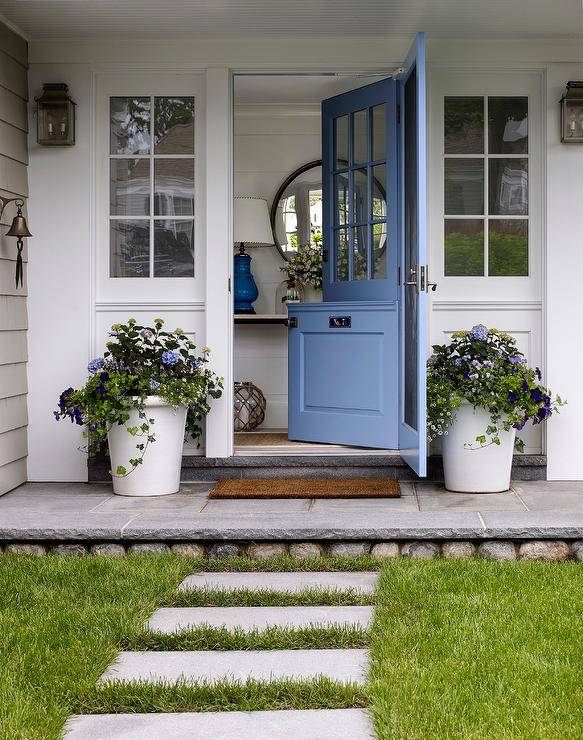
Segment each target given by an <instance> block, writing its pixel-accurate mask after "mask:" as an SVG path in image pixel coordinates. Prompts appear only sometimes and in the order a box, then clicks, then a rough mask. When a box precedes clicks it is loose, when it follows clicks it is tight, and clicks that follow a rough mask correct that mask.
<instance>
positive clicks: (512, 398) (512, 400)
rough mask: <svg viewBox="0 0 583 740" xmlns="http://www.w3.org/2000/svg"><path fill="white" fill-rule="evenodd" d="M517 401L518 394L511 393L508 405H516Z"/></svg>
mask: <svg viewBox="0 0 583 740" xmlns="http://www.w3.org/2000/svg"><path fill="white" fill-rule="evenodd" d="M517 400H518V396H517V395H516V393H514V391H510V393H509V394H508V403H512V404H515V403H516V401H517Z"/></svg>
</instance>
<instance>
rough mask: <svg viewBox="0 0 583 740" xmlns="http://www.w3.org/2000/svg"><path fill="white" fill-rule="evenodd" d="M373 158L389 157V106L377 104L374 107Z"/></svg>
mask: <svg viewBox="0 0 583 740" xmlns="http://www.w3.org/2000/svg"><path fill="white" fill-rule="evenodd" d="M372 158H373V159H374V160H378V159H386V158H387V106H386V104H385V103H383V104H382V105H375V106H374V108H372Z"/></svg>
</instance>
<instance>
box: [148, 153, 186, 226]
mask: <svg viewBox="0 0 583 740" xmlns="http://www.w3.org/2000/svg"><path fill="white" fill-rule="evenodd" d="M154 213H155V215H156V216H192V215H193V214H194V159H190V158H189V159H186V158H185V159H156V160H155V161H154Z"/></svg>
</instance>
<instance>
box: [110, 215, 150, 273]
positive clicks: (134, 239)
mask: <svg viewBox="0 0 583 740" xmlns="http://www.w3.org/2000/svg"><path fill="white" fill-rule="evenodd" d="M109 249H110V260H109V276H110V277H112V278H134V277H149V276H150V222H149V221H125V220H121V219H120V220H118V219H115V220H113V221H110V239H109Z"/></svg>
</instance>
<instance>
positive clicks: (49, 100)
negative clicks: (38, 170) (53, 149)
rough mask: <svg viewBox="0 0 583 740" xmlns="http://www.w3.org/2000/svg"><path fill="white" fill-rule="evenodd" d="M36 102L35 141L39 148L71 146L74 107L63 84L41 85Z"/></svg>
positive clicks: (73, 135)
mask: <svg viewBox="0 0 583 740" xmlns="http://www.w3.org/2000/svg"><path fill="white" fill-rule="evenodd" d="M35 100H36V140H37V142H38V143H39V144H40V145H41V146H73V144H74V143H75V105H76V103H75V102H74V101H73V100H71V98H70V97H69V89H68V87H67V85H65V83H63V82H57V83H48V84H46V85H43V94H42V95H41V96H40V98H35Z"/></svg>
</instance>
